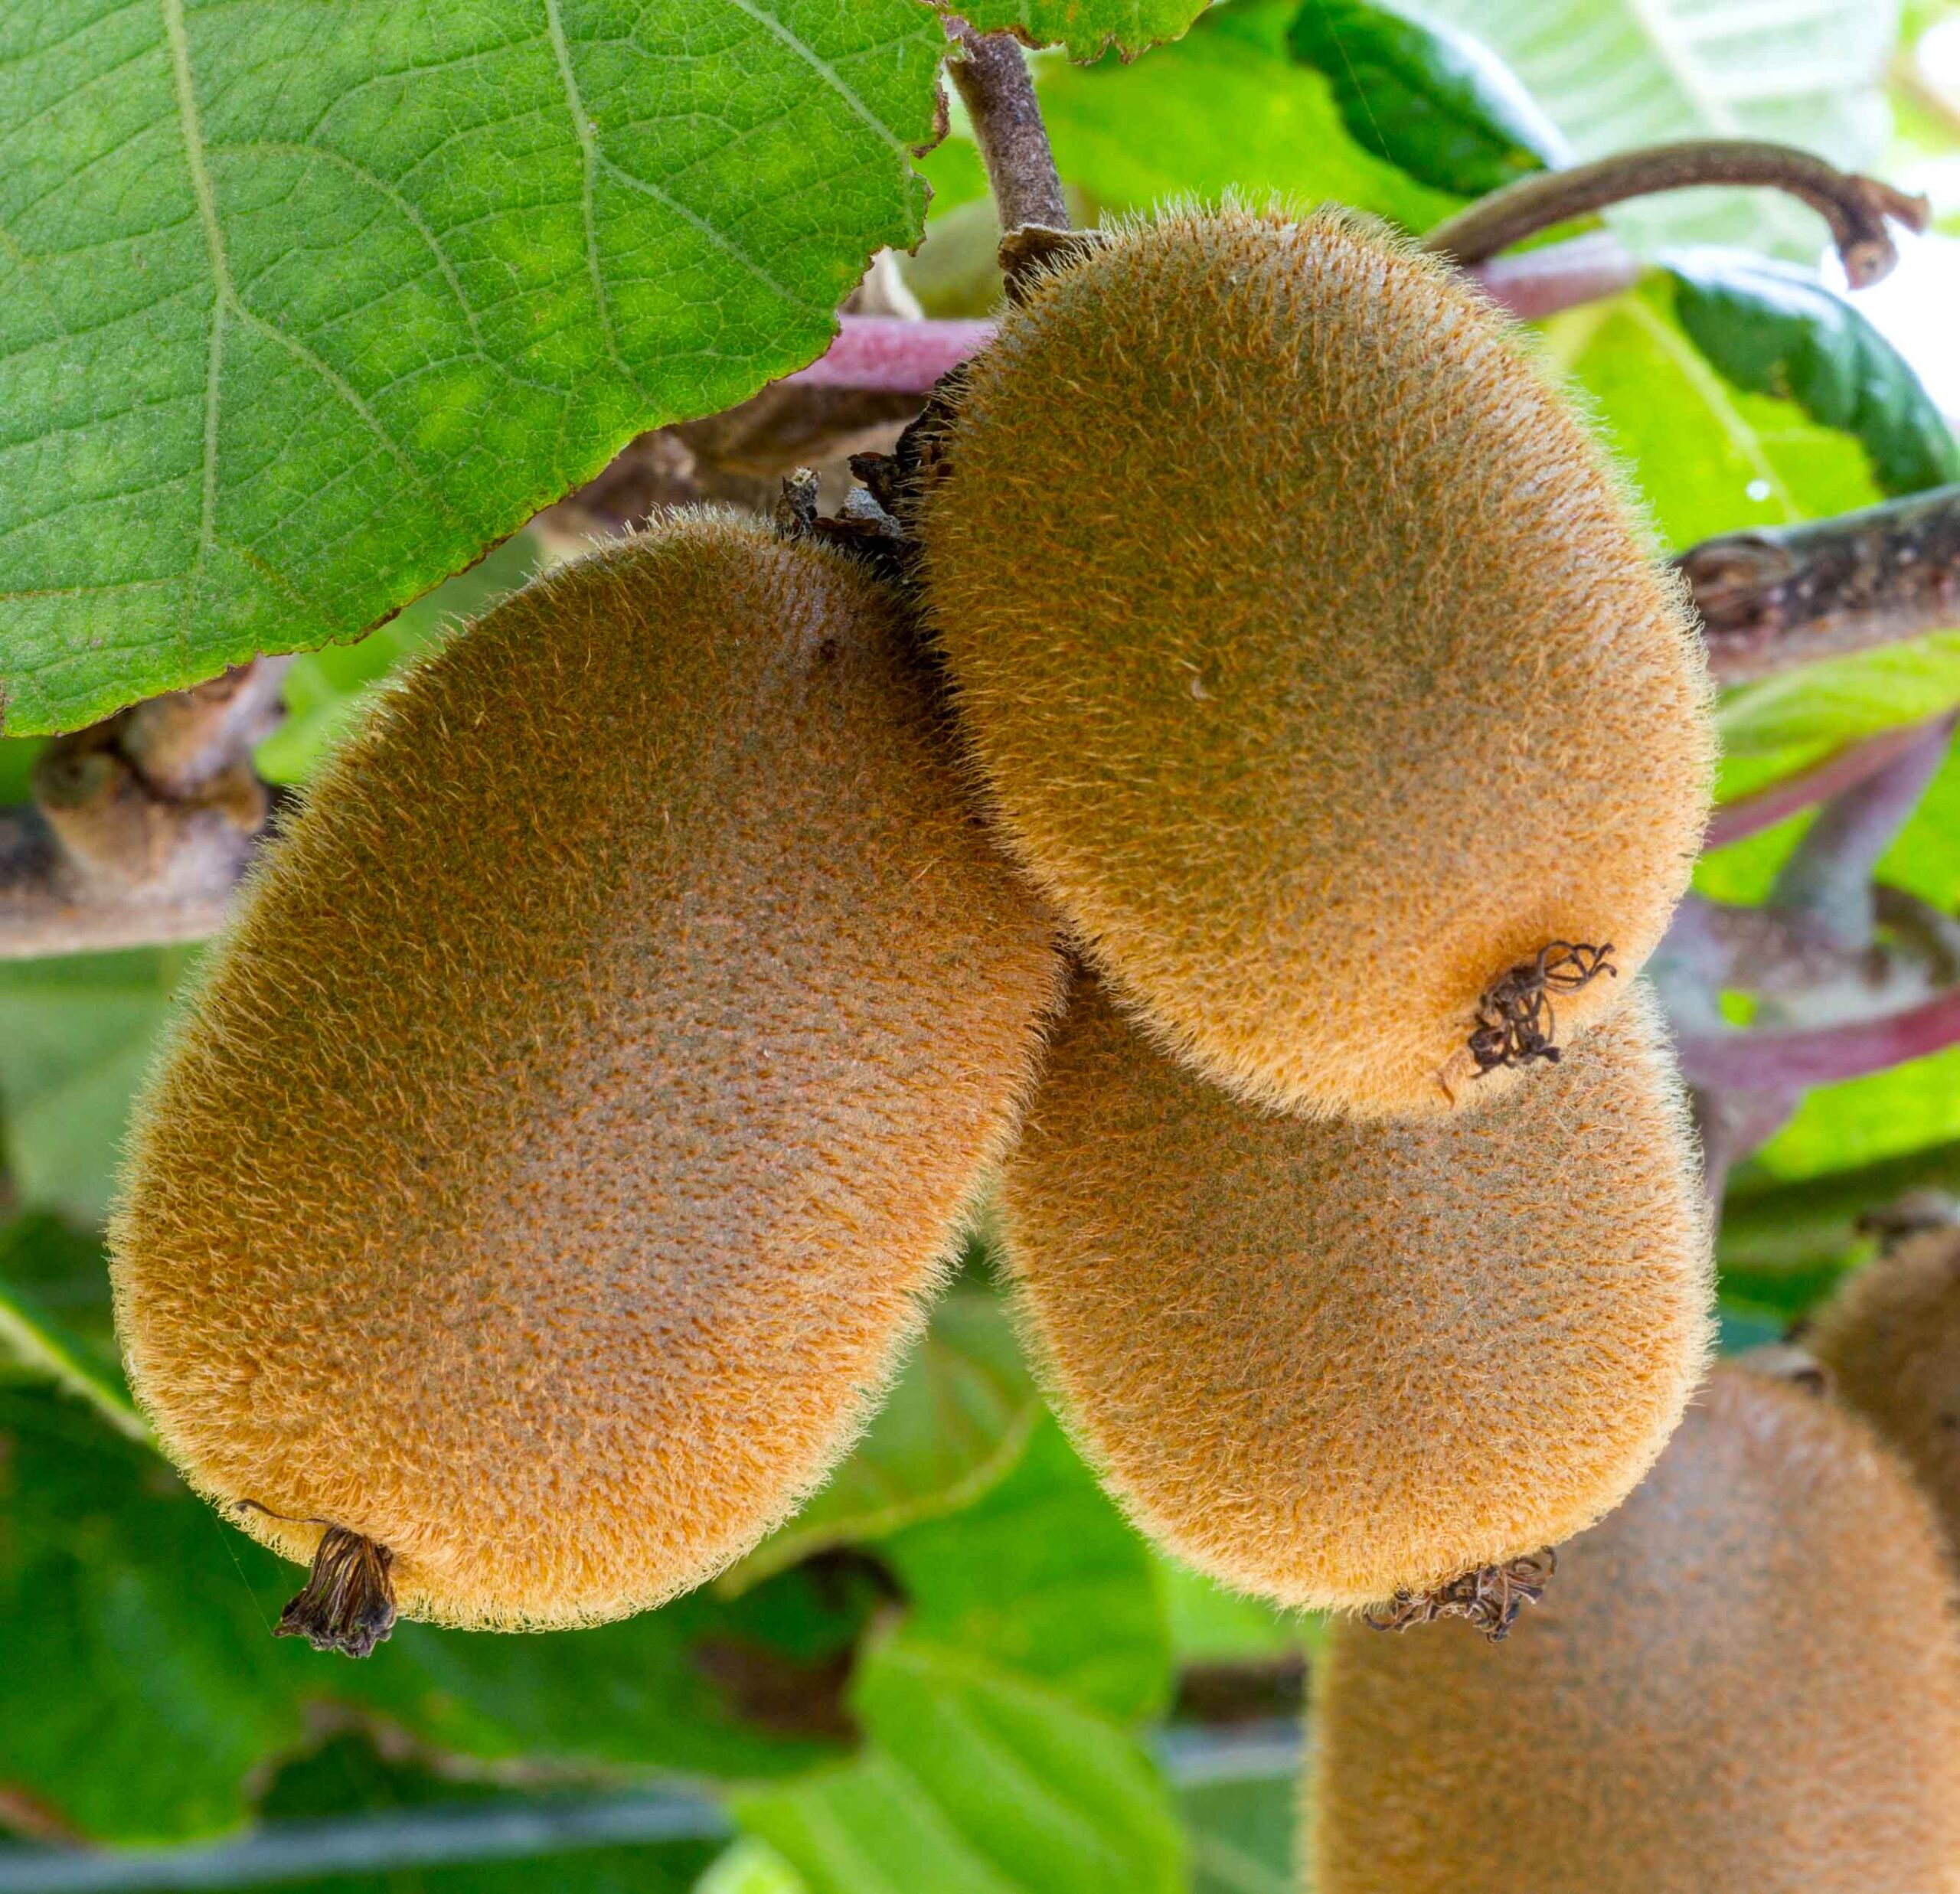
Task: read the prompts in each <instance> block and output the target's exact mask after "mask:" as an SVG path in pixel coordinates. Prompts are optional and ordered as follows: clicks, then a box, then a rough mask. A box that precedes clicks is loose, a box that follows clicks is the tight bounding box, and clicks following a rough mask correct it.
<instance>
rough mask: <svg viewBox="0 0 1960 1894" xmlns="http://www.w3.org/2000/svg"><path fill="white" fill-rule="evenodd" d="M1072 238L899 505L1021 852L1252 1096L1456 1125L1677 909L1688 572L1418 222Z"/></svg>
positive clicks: (1244, 220) (1047, 887) (1709, 749)
mask: <svg viewBox="0 0 1960 1894" xmlns="http://www.w3.org/2000/svg"><path fill="white" fill-rule="evenodd" d="M1069 254H1070V256H1073V258H1074V259H1075V260H1073V261H1072V262H1070V261H1066V260H1065V261H1064V263H1063V265H1062V266H1060V267H1057V268H1055V269H1052V270H1051V271H1050V272H1049V273H1047V274H1045V275H1044V276H1040V277H1038V278H1037V279H1036V280H1035V281H1034V283H1033V285H1032V286H1031V289H1029V292H1028V293H1027V296H1026V298H1025V299H1024V301H1023V302H1021V304H1020V305H1019V306H1018V307H1016V308H1012V309H1009V310H1008V311H1007V312H1006V313H1005V315H1004V317H1003V318H1002V321H1001V328H1000V332H999V335H998V339H997V340H996V341H995V342H994V344H993V345H991V347H990V348H988V349H987V350H986V351H985V352H984V353H983V354H981V355H980V356H978V358H975V361H973V362H972V364H969V367H968V369H967V371H966V372H965V379H964V381H963V384H961V386H960V387H959V390H958V392H957V393H955V396H954V397H953V402H954V406H955V413H953V415H952V419H951V420H950V421H949V423H948V427H947V431H946V436H945V438H944V439H943V441H942V442H941V443H940V444H939V446H938V447H937V448H936V453H937V455H938V456H940V459H939V461H938V462H937V463H936V465H937V466H938V468H939V477H937V478H922V479H921V482H920V486H919V489H918V491H917V494H916V513H917V524H918V529H919V532H920V537H921V538H922V540H923V544H924V548H925V564H924V576H925V586H926V599H927V602H928V604H929V608H930V611H931V614H932V618H933V624H934V626H935V628H936V635H937V638H938V639H939V645H940V647H941V648H942V651H943V654H944V657H945V661H946V665H947V668H948V671H949V675H950V678H951V680H952V684H953V687H954V691H955V702H956V705H957V708H958V710H959V719H960V723H961V727H962V731H963V733H964V735H965V739H966V741H967V743H968V744H969V747H970V750H971V754H972V760H973V763H974V766H975V770H976V774H977V777H978V782H979V783H980V785H981V788H982V792H983V793H984V795H985V798H986V799H987V801H988V804H989V805H990V807H991V811H992V813H993V815H995V818H997V820H998V825H999V827H1000V828H1001V832H1002V834H1003V835H1004V837H1005V840H1006V842H1007V844H1008V846H1009V847H1011V850H1012V851H1013V852H1014V854H1016V855H1017V856H1018V858H1019V859H1020V860H1021V863H1022V864H1023V865H1024V867H1025V868H1026V869H1027V870H1028V871H1029V872H1030V874H1031V875H1032V876H1033V877H1034V880H1036V881H1037V883H1038V884H1039V885H1040V887H1041V888H1042V889H1043V890H1044V892H1045V893H1047V895H1048V896H1050V898H1051V899H1052V900H1054V903H1056V905H1057V907H1058V908H1059V909H1060V911H1061V912H1062V913H1063V915H1064V916H1065V917H1066V918H1067V919H1068V920H1069V921H1070V923H1072V924H1073V926H1074V927H1075V928H1076V929H1077V930H1078V932H1079V933H1080V936H1081V939H1082V941H1083V945H1085V947H1086V949H1087V951H1088V952H1089V954H1090V955H1092V957H1093V958H1094V959H1095V961H1096V963H1097V964H1098V965H1099V967H1100V968H1101V969H1102V970H1103V972H1104V973H1105V974H1106V975H1107V976H1108V977H1109V978H1110V980H1111V981H1112V982H1113V984H1114V985H1115V988H1116V991H1117V992H1118V994H1119V998H1122V1000H1123V1001H1125V1003H1126V1004H1129V1006H1131V1007H1133V1008H1134V1009H1135V1011H1136V1012H1137V1014H1138V1017H1140V1018H1141V1019H1142V1021H1143V1023H1144V1024H1145V1027H1146V1029H1147V1030H1149V1031H1150V1032H1151V1033H1152V1034H1153V1035H1154V1036H1155V1037H1156V1038H1157V1039H1158V1040H1159V1041H1160V1043H1162V1044H1163V1045H1165V1047H1168V1049H1169V1050H1171V1051H1172V1052H1174V1053H1176V1054H1177V1055H1178V1056H1181V1057H1182V1058H1184V1059H1185V1060H1188V1061H1190V1062H1191V1063H1193V1064H1194V1065H1195V1066H1197V1068H1198V1069H1201V1070H1202V1071H1203V1072H1204V1073H1207V1075H1208V1076H1211V1077H1213V1078H1214V1079H1218V1080H1220V1081H1221V1082H1223V1083H1225V1084H1226V1085H1227V1086H1230V1087H1232V1088H1233V1089H1236V1091H1238V1092H1240V1093H1241V1094H1242V1095H1243V1096H1246V1097H1247V1098H1249V1099H1253V1100H1256V1101H1259V1102H1272V1103H1277V1104H1282V1105H1287V1106H1289V1107H1292V1108H1295V1109H1305V1110H1315V1109H1321V1110H1334V1111H1340V1112H1351V1113H1356V1114H1366V1115H1403V1114H1411V1113H1422V1112H1431V1111H1438V1110H1447V1109H1451V1108H1452V1107H1454V1106H1460V1105H1465V1104H1466V1103H1472V1102H1483V1101H1484V1100H1485V1099H1488V1097H1489V1096H1490V1095H1491V1093H1492V1092H1495V1091H1496V1090H1498V1089H1501V1087H1502V1086H1503V1085H1504V1083H1506V1081H1507V1079H1508V1078H1509V1076H1511V1073H1512V1072H1513V1071H1514V1068H1516V1067H1517V1066H1519V1065H1521V1064H1526V1063H1532V1062H1534V1061H1535V1060H1540V1059H1542V1058H1544V1057H1546V1056H1548V1055H1550V1054H1553V1053H1556V1052H1557V1049H1558V1047H1560V1045H1562V1044H1563V1043H1564V1042H1565V1041H1566V1039H1567V1038H1568V1037H1570V1034H1572V1032H1573V1030H1575V1029H1576V1028H1577V1027H1580V1026H1581V1025H1583V1024H1584V1023H1585V1022H1586V1020H1588V1019H1589V1018H1591V1017H1596V1016H1598V1015H1599V1014H1602V1013H1603V1012H1605V1011H1610V1010H1611V1007H1612V1004H1615V1002H1616V1001H1617V999H1618V998H1619V997H1622V996H1623V995H1624V994H1625V991H1626V988H1627V987H1628V985H1629V983H1630V981H1631V980H1632V976H1633V975H1634V974H1635V972H1637V971H1638V969H1639V968H1640V966H1641V964H1642V962H1643V961H1644V960H1645V958H1646V957H1647V955H1648V952H1650V950H1651V949H1652V948H1653V946H1654V945H1655V943H1656V942H1658V940H1659V939H1660V937H1661V933H1662V932H1663V931H1664V929H1665V927H1666V926H1667V923H1668V916H1669V915H1670V914H1671V912H1672V911H1673V909H1674V904H1675V903H1676V902H1677V900H1678V899H1679V898H1680V896H1681V893H1682V892H1683V890H1684V888H1685V887H1686V886H1687V877H1688V873H1689V870H1690V868H1691V865H1692V864H1693V862H1694V857H1695V854H1696V852H1697V847H1698V846H1699V842H1700V834H1701V831H1702V827H1703V823H1704V818H1705V815H1706V811H1707V804H1708V797H1709V789H1710V769H1711V762H1712V758H1713V737H1712V733H1711V725H1710V719H1709V714H1708V704H1707V674H1706V665H1705V664H1704V659H1703V656H1702V654H1701V651H1700V644H1699V641H1698V639H1697V636H1696V635H1695V632H1694V628H1693V625H1692V622H1691V619H1690V617H1689V616H1688V614H1687V612H1686V609H1685V608H1684V603H1683V600H1682V598H1681V594H1680V592H1679V589H1678V588H1677V586H1676V585H1675V583H1674V582H1673V580H1671V578H1669V577H1668V576H1667V575H1666V574H1665V573H1664V571H1663V570H1661V568H1660V567H1658V565H1657V563H1655V560H1653V559H1652V558H1651V557H1650V555H1649V551H1648V547H1647V545H1646V544H1645V536H1644V534H1643V533H1642V531H1641V530H1640V528H1639V527H1638V524H1637V522H1636V521H1635V518H1634V517H1633V515H1632V512H1631V511H1630V509H1629V508H1628V505H1627V503H1626V501H1625V499H1624V498H1622V494H1621V492H1620V491H1619V487H1618V485H1617V484H1616V482H1615V477H1614V475H1613V474H1612V472H1611V471H1610V469H1609V466H1608V464H1607V462H1606V460H1605V459H1604V457H1603V456H1602V454H1601V453H1600V452H1599V449H1597V448H1596V446H1594V445H1593V442H1591V440H1590V439H1589V438H1588V436H1587V435H1586V431H1585V429H1584V428H1583V426H1581V425H1580V423H1579V421H1578V420H1577V419H1576V418H1575V416H1573V413H1571V412H1570V410H1569V409H1568V407H1566V403H1564V402H1563V400H1561V399H1560V397H1559V396H1558V395H1557V393H1555V392H1554V391H1553V390H1552V389H1551V387H1550V386H1548V385H1547V380H1546V379H1545V377H1544V376H1543V375H1541V374H1540V371H1538V370H1537V368H1536V367H1534V365H1533V364H1531V363H1530V361H1529V359H1528V358H1527V356H1526V355H1525V354H1524V353H1523V352H1522V351H1521V348H1520V347H1519V345H1518V344H1517V341H1515V340H1514V337H1513V333H1512V331H1511V329H1510V328H1508V325H1507V323H1506V322H1505V320H1504V318H1503V317H1502V316H1501V315H1500V314H1499V312H1498V311H1497V309H1495V306H1494V305H1491V303H1490V302H1488V301H1487V300H1486V299H1485V298H1484V297H1483V296H1482V295H1481V292H1479V291H1478V290H1477V289H1475V287H1474V286H1472V285H1471V284H1469V283H1468V282H1466V281H1465V280H1464V279H1462V278H1461V277H1460V276H1456V275H1455V274H1453V273H1452V272H1451V271H1450V270H1449V269H1448V268H1446V266H1444V265H1443V264H1442V263H1439V262H1437V261H1436V260H1434V259H1432V258H1429V257H1426V256H1421V255H1419V254H1418V253H1416V251H1415V250H1413V248H1411V247H1410V246H1409V245H1408V244H1407V243H1403V242H1402V241H1400V240H1397V239H1394V238H1393V237H1389V236H1387V235H1385V234H1383V233H1381V232H1380V231H1379V230H1376V229H1374V228H1373V227H1369V226H1367V225H1364V224H1362V223H1361V222H1360V221H1357V220H1355V219H1354V218H1352V217H1349V216H1348V215H1346V214H1342V213H1340V212H1338V211H1321V212H1319V213H1318V214H1315V215H1313V216H1311V217H1295V216H1289V215H1281V214H1267V215H1254V214H1250V213H1248V212H1245V211H1225V212H1223V213H1222V214H1215V215H1197V214H1183V213H1180V214H1171V215H1167V216H1165V217H1161V218H1159V219H1158V220H1156V221H1155V222H1152V223H1145V224H1133V225H1131V226H1129V227H1125V228H1123V229H1121V230H1119V231H1118V232H1116V235H1115V237H1114V240H1112V242H1110V243H1107V244H1106V245H1103V246H1102V247H1096V248H1093V249H1083V250H1076V251H1074V252H1071V253H1069ZM1609 969H1610V970H1611V971H1609Z"/></svg>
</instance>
